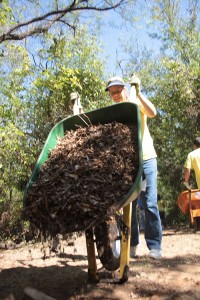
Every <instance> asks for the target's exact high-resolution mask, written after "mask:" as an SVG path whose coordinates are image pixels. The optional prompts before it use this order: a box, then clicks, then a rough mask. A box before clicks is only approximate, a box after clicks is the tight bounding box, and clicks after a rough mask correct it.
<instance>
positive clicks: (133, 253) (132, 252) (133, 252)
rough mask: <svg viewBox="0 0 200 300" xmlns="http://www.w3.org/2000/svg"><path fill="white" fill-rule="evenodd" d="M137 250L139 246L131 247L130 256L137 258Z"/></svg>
mask: <svg viewBox="0 0 200 300" xmlns="http://www.w3.org/2000/svg"><path fill="white" fill-rule="evenodd" d="M136 251H137V246H133V247H131V249H130V256H131V257H132V258H135V257H136V256H137V254H136Z"/></svg>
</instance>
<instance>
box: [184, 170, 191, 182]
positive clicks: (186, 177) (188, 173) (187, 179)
mask: <svg viewBox="0 0 200 300" xmlns="http://www.w3.org/2000/svg"><path fill="white" fill-rule="evenodd" d="M189 179H190V169H188V168H184V169H183V182H187V183H188V182H189Z"/></svg>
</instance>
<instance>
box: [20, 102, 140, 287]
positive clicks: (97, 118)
mask: <svg viewBox="0 0 200 300" xmlns="http://www.w3.org/2000/svg"><path fill="white" fill-rule="evenodd" d="M86 118H87V119H88V120H90V123H91V124H93V125H97V124H108V123H112V122H119V123H123V124H133V125H135V126H136V127H137V134H136V137H135V139H136V141H134V142H135V143H136V144H137V148H138V155H137V157H138V166H139V167H138V170H137V174H136V179H135V181H134V182H133V183H132V185H131V189H130V190H129V191H128V193H127V195H126V196H125V197H123V199H121V200H120V201H119V202H118V203H115V210H116V211H123V213H122V214H121V216H120V217H119V218H115V217H109V218H108V219H107V220H106V221H105V220H104V221H103V222H102V223H101V224H98V225H97V226H91V228H76V229H75V230H76V231H80V230H81V231H85V236H86V247H87V257H88V278H89V280H90V281H93V282H94V281H95V282H96V281H98V271H97V264H96V255H95V243H96V247H97V253H98V256H99V259H100V261H101V263H102V265H103V266H104V268H105V269H107V270H108V271H115V270H118V269H119V278H117V279H116V281H119V282H125V281H127V280H128V276H129V258H130V236H131V217H132V201H134V200H136V199H137V197H138V196H139V194H140V191H141V177H142V145H141V144H142V143H141V124H140V112H139V109H138V106H137V105H136V104H134V103H130V102H123V103H117V104H113V105H110V106H107V107H104V108H100V109H96V110H92V111H89V112H86V113H84V114H80V115H75V116H70V117H68V118H65V119H63V120H62V121H60V122H59V123H57V124H56V125H55V126H54V127H53V128H52V130H51V131H50V133H49V135H48V137H47V140H46V142H45V144H44V147H43V149H42V152H41V154H40V156H39V158H38V160H37V163H36V166H35V168H34V170H33V173H32V175H31V177H30V180H29V182H28V184H27V186H26V189H25V192H24V207H25V208H26V207H28V193H29V191H30V189H31V187H32V185H33V183H34V182H35V181H36V180H37V178H38V175H39V171H40V169H41V167H42V166H43V164H44V163H45V162H46V161H47V159H48V157H49V152H50V151H51V150H52V149H54V148H55V147H56V145H57V141H58V138H60V137H63V136H64V135H65V132H66V131H69V130H76V129H77V128H78V127H85V126H87V125H86V124H85V122H84V120H85V119H86ZM105 214H106V212H105ZM70 230H71V232H72V231H75V230H73V228H72V229H70Z"/></svg>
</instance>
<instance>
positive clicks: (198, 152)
mask: <svg viewBox="0 0 200 300" xmlns="http://www.w3.org/2000/svg"><path fill="white" fill-rule="evenodd" d="M184 167H185V168H187V169H190V170H194V172H195V177H196V182H197V186H198V189H200V148H198V149H195V150H194V151H192V152H190V153H189V154H188V156H187V159H186V161H185V164H184Z"/></svg>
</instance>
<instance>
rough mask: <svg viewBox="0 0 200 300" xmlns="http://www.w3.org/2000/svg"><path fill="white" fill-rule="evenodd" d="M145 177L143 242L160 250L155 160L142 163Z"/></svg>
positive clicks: (160, 234)
mask: <svg viewBox="0 0 200 300" xmlns="http://www.w3.org/2000/svg"><path fill="white" fill-rule="evenodd" d="M143 170H144V173H145V176H146V191H145V195H144V198H143V199H142V201H143V206H144V208H145V240H146V244H147V247H148V248H149V249H150V250H151V249H157V250H161V243H162V226H161V221H160V214H159V210H158V205H157V160H156V159H149V160H146V161H143Z"/></svg>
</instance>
